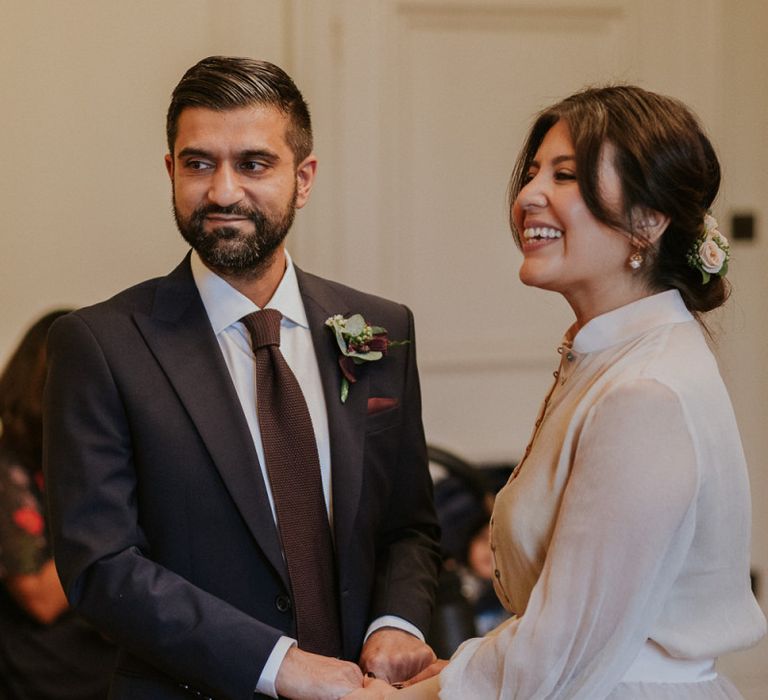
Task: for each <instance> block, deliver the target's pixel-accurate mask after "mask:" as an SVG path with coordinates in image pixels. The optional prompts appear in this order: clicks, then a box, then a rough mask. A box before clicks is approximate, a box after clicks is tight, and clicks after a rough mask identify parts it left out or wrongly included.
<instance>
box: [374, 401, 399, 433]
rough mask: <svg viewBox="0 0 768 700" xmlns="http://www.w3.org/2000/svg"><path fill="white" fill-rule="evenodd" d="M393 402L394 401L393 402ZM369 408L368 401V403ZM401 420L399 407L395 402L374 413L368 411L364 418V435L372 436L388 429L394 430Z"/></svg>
mask: <svg viewBox="0 0 768 700" xmlns="http://www.w3.org/2000/svg"><path fill="white" fill-rule="evenodd" d="M393 401H394V400H393ZM369 406H370V401H369ZM401 420H402V412H401V411H400V406H399V405H398V404H397V403H396V402H395V403H394V405H389V406H386V407H382V408H379V407H377V410H375V411H371V410H369V411H368V415H367V416H366V418H365V434H366V435H373V434H374V433H379V432H381V431H384V430H389V429H390V428H396V427H398V426H399V425H400V421H401Z"/></svg>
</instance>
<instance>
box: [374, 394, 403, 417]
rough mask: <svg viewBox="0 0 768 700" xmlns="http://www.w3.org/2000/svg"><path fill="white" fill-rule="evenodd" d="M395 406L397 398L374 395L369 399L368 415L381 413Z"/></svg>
mask: <svg viewBox="0 0 768 700" xmlns="http://www.w3.org/2000/svg"><path fill="white" fill-rule="evenodd" d="M395 406H397V399H390V398H387V397H386V396H374V397H372V398H370V399H368V415H369V416H372V415H373V414H374V413H381V412H382V411H386V410H387V409H388V408H394V407H395Z"/></svg>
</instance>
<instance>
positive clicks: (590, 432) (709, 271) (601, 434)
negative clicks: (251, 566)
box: [360, 86, 765, 700]
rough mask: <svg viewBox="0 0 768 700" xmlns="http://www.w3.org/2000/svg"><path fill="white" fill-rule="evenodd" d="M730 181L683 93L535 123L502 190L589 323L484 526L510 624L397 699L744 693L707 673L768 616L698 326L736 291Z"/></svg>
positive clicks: (755, 636) (638, 92) (533, 277)
mask: <svg viewBox="0 0 768 700" xmlns="http://www.w3.org/2000/svg"><path fill="white" fill-rule="evenodd" d="M719 183H720V168H719V164H718V161H717V158H716V156H715V153H714V150H713V148H712V145H711V144H710V142H709V140H708V139H707V137H706V136H705V135H704V134H703V132H702V130H701V127H700V125H699V124H698V122H697V120H696V119H695V117H693V115H692V114H691V113H690V112H689V111H688V109H687V108H686V107H685V106H683V105H682V104H681V103H679V102H678V101H676V100H673V99H670V98H667V97H662V96H660V95H656V94H653V93H650V92H647V91H644V90H642V89H640V88H636V87H629V86H623V87H607V88H602V89H591V90H586V91H584V92H581V93H578V94H576V95H573V96H571V97H569V98H567V99H566V100H564V101H562V102H560V103H559V104H556V105H554V106H553V107H551V108H549V109H547V110H545V111H544V112H543V113H541V114H540V115H539V117H538V118H537V120H536V122H535V123H534V125H533V128H532V130H531V132H530V135H529V137H528V140H527V142H526V144H525V146H524V147H523V150H522V153H521V155H520V157H519V160H518V163H517V165H516V167H515V170H514V173H513V176H512V181H511V185H510V201H511V212H510V213H511V223H512V227H513V231H514V234H515V239H516V241H517V243H518V246H519V247H520V248H521V250H522V252H523V256H524V259H523V263H522V266H521V268H520V278H521V280H522V281H523V282H524V283H525V284H527V285H533V286H536V287H541V288H542V289H548V290H551V291H556V292H559V293H560V294H562V295H563V296H564V297H565V299H566V300H567V302H568V303H569V305H570V306H571V308H572V309H573V311H574V314H575V316H576V320H575V323H574V324H573V325H572V326H571V328H570V329H569V330H568V331H567V332H566V334H565V338H564V340H563V342H562V345H561V346H560V348H559V352H560V354H561V356H560V359H559V367H558V369H557V370H556V371H555V381H554V385H553V387H552V389H551V391H550V392H549V394H548V395H547V397H546V398H545V400H544V404H543V407H542V409H541V413H540V415H539V418H538V420H537V421H536V427H535V429H534V431H533V436H532V438H531V442H530V444H529V446H528V447H527V448H526V451H525V457H524V459H523V460H522V461H521V463H520V465H519V467H518V468H517V469H516V471H515V472H514V473H513V475H512V477H511V479H510V481H509V482H508V483H507V485H506V486H505V487H504V488H503V489H502V491H501V492H500V493H499V495H498V497H497V500H496V505H495V508H494V514H493V517H492V520H491V547H492V549H493V550H494V554H495V566H494V568H495V572H494V574H495V579H496V580H495V584H496V591H497V594H498V596H499V598H500V600H501V601H502V603H503V604H504V605H505V607H507V608H508V609H509V610H510V612H513V613H515V614H516V617H514V618H512V619H511V620H510V621H508V622H505V623H503V624H502V625H500V626H499V627H497V628H496V629H495V630H493V631H492V632H491V633H490V634H489V635H488V636H486V637H485V638H482V639H471V640H469V641H467V642H466V643H465V644H464V645H463V646H462V647H461V648H460V649H459V650H458V651H457V652H456V654H454V656H453V657H452V659H451V661H450V663H448V665H447V666H445V667H444V668H443V670H442V672H441V673H440V676H439V681H438V679H437V678H432V679H430V680H428V681H426V682H425V683H419V684H416V685H414V686H412V687H411V688H408V689H407V690H405V691H402V693H401V695H398V696H397V697H398V698H403V699H405V698H408V697H435V696H436V694H437V692H438V687H439V689H440V697H441V698H442V700H454V699H458V698H470V697H471V698H505V699H506V698H510V699H511V698H516V699H519V700H533V699H534V698H568V699H575V698H584V699H587V698H588V699H589V700H598V699H600V698H611V700H618V699H621V700H640V699H653V700H683V699H690V700H722V699H735V698H740V697H741V696H740V695H739V693H738V691H737V690H736V689H735V688H734V687H733V685H732V684H730V683H729V682H728V681H727V680H726V679H725V678H723V677H722V676H720V675H718V674H717V673H716V672H715V670H714V661H715V658H716V657H717V656H718V655H720V654H722V653H725V652H729V651H733V650H736V649H741V648H743V647H747V646H749V645H752V644H754V643H755V642H757V641H758V640H759V639H760V638H761V637H762V636H763V635H764V633H765V618H764V616H763V614H762V612H761V611H760V609H759V607H758V605H757V603H756V601H755V599H754V597H753V595H752V593H751V590H750V584H749V532H750V502H749V487H748V481H747V471H746V465H745V461H744V455H743V451H742V447H741V443H740V439H739V433H738V429H737V426H736V421H735V419H734V415H733V410H732V408H731V404H730V400H729V398H728V394H727V392H726V389H725V386H724V384H723V382H722V379H721V377H720V374H719V372H718V369H717V365H716V363H715V360H714V358H713V356H712V354H711V353H710V351H709V349H708V347H707V342H706V337H705V336H706V331H705V330H703V326H702V324H701V322H700V315H701V314H702V313H704V312H706V311H710V310H711V309H714V308H716V307H718V306H720V305H721V304H722V303H723V302H724V301H725V300H726V298H727V296H728V286H727V283H726V280H725V278H724V275H725V272H726V270H727V264H728V258H729V249H728V244H727V241H726V240H725V238H724V237H723V236H722V234H720V233H719V231H718V230H717V224H716V221H715V220H714V219H713V218H712V217H711V216H710V215H709V214H708V210H709V208H710V206H711V205H712V202H713V200H714V198H715V195H716V194H717V191H718V187H719ZM438 669H439V667H437V668H433V669H432V672H435V671H436V670H438ZM366 692H368V693H370V694H371V695H372V696H373V694H374V692H380V693H382V694H385V693H386V686H385V685H384V684H383V683H382V682H381V681H369V682H368V690H364V691H361V692H360V697H365V693H366Z"/></svg>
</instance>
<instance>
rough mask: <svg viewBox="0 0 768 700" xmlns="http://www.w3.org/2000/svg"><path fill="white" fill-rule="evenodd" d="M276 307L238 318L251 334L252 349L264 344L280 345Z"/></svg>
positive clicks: (281, 316) (279, 316)
mask: <svg viewBox="0 0 768 700" xmlns="http://www.w3.org/2000/svg"><path fill="white" fill-rule="evenodd" d="M282 318H283V315H282V314H281V313H280V312H279V311H278V310H277V309H262V310H261V311H254V312H253V313H252V314H248V315H247V316H243V317H242V318H241V319H240V320H241V321H242V323H243V325H244V326H245V327H246V328H247V329H248V332H249V333H250V334H251V342H252V343H253V349H254V351H256V350H258V349H259V348H263V347H264V346H266V345H278V346H279V345H280V319H282Z"/></svg>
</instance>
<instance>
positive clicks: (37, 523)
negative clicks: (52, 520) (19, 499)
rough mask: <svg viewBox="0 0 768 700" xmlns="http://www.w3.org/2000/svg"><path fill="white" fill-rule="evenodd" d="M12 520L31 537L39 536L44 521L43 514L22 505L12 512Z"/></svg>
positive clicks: (43, 526) (41, 532)
mask: <svg viewBox="0 0 768 700" xmlns="http://www.w3.org/2000/svg"><path fill="white" fill-rule="evenodd" d="M13 522H14V523H15V525H16V526H17V527H19V528H21V529H22V530H24V532H26V533H28V534H30V535H32V536H33V537H39V536H40V535H42V534H43V530H44V528H45V523H44V522H43V516H42V515H40V513H39V512H38V511H37V510H35V509H34V508H32V507H30V506H23V507H22V508H19V509H18V510H16V511H14V513H13Z"/></svg>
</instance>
